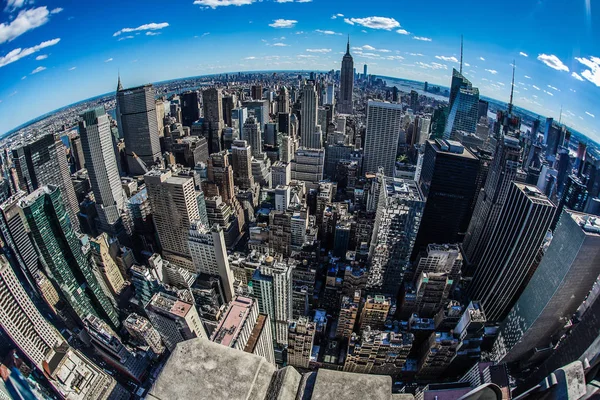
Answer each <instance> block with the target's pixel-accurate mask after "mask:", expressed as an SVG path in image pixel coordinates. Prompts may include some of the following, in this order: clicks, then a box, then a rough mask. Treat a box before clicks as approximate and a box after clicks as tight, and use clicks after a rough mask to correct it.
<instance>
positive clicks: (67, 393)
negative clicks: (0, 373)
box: [0, 256, 123, 400]
mask: <svg viewBox="0 0 600 400" xmlns="http://www.w3.org/2000/svg"><path fill="white" fill-rule="evenodd" d="M0 302H1V303H2V307H0V327H1V328H2V330H3V331H4V332H5V333H6V334H7V335H8V337H9V338H10V339H11V340H12V341H13V342H14V343H15V344H16V345H17V347H18V348H19V349H20V350H21V351H22V352H23V354H25V356H26V357H27V358H28V359H29V360H30V361H31V362H32V363H33V365H34V366H35V367H36V368H37V369H38V370H39V372H40V373H43V374H46V375H47V376H48V382H49V384H50V385H51V386H52V387H53V388H54V389H55V390H56V391H57V392H58V393H59V395H60V396H61V398H65V399H77V400H79V399H86V400H87V399H89V400H105V399H108V398H120V397H119V395H122V394H123V392H122V390H123V389H122V388H121V387H120V386H119V385H117V384H116V381H115V380H114V379H113V378H112V377H110V376H109V375H108V374H107V373H105V372H103V371H102V370H101V369H100V368H99V367H98V366H96V365H95V364H94V363H92V362H91V361H90V360H88V359H87V358H86V357H84V356H83V354H81V353H80V352H78V351H77V350H74V349H72V348H71V347H69V345H68V344H67V342H66V340H65V339H64V338H63V337H62V336H61V334H60V333H59V332H58V331H57V330H56V329H55V328H54V327H53V326H52V325H50V323H49V322H48V321H47V320H46V319H45V318H44V317H43V316H42V314H41V313H40V312H39V311H38V309H37V308H36V307H35V305H34V304H33V302H32V301H31V299H30V298H29V297H28V295H27V293H25V291H24V290H23V287H22V286H21V283H20V282H19V280H18V278H17V277H16V275H15V273H14V271H13V270H12V269H11V266H10V265H9V263H8V262H7V261H6V258H4V256H0ZM3 393H5V392H3ZM74 393H76V396H73V394H74ZM113 395H114V397H111V396H113ZM8 398H11V397H10V395H9V396H8Z"/></svg>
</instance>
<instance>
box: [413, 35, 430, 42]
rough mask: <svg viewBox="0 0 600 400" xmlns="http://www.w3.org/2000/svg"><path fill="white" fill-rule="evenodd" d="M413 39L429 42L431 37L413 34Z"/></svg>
mask: <svg viewBox="0 0 600 400" xmlns="http://www.w3.org/2000/svg"><path fill="white" fill-rule="evenodd" d="M413 39H415V40H420V41H422V42H431V38H428V37H424V36H413Z"/></svg>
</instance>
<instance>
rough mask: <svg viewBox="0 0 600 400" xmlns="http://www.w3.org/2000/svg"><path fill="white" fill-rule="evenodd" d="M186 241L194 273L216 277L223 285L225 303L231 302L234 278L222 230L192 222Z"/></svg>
mask: <svg viewBox="0 0 600 400" xmlns="http://www.w3.org/2000/svg"><path fill="white" fill-rule="evenodd" d="M188 241H189V247H190V253H191V254H192V261H193V262H194V267H195V268H196V269H195V272H197V273H202V274H208V275H214V276H218V277H219V278H220V279H221V284H222V285H223V291H224V293H225V301H228V302H229V301H231V299H233V297H234V295H235V289H234V288H233V281H234V278H233V273H232V272H231V268H230V267H229V260H228V258H227V249H226V246H225V236H224V235H223V228H221V227H220V226H219V225H217V224H214V225H213V227H212V228H210V229H209V228H207V227H205V226H204V225H202V224H201V223H200V221H193V222H192V224H191V226H190V232H189V238H188Z"/></svg>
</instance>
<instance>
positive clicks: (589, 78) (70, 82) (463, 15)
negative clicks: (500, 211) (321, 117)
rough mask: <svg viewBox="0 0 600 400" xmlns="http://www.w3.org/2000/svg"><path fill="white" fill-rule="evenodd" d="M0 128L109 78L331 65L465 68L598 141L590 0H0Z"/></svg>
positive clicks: (87, 92)
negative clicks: (350, 58) (348, 53)
mask: <svg viewBox="0 0 600 400" xmlns="http://www.w3.org/2000/svg"><path fill="white" fill-rule="evenodd" d="M2 1H3V3H2V5H1V9H0V21H1V22H0V134H2V133H4V132H6V131H8V130H10V129H12V128H14V127H16V126H18V125H20V124H22V123H24V122H26V121H28V120H30V119H32V118H35V117H36V116H38V115H40V114H43V113H46V112H48V111H51V110H54V109H56V108H59V107H61V106H64V105H67V104H70V103H73V102H76V101H78V100H82V99H85V98H88V97H91V96H94V95H98V94H102V93H106V92H108V91H111V90H114V89H115V87H116V80H117V72H118V71H119V70H120V73H121V78H122V81H123V84H124V85H125V86H133V85H139V84H143V83H146V82H153V81H160V80H166V79H172V78H179V77H186V76H195V75H202V74H210V73H218V72H231V71H239V70H265V69H307V70H310V69H319V70H328V69H332V68H335V69H339V68H340V62H341V57H342V54H343V52H344V51H345V44H346V35H347V34H349V35H350V38H351V46H352V47H353V50H352V53H353V55H354V60H355V64H356V66H357V69H358V70H359V71H362V64H364V63H367V64H368V65H369V72H370V73H373V74H381V75H388V76H397V77H402V78H409V79H415V80H420V81H425V80H426V81H429V82H430V83H434V84H442V85H446V86H448V85H449V83H450V76H451V70H452V67H454V66H458V63H457V61H458V59H459V58H460V54H459V53H460V35H461V34H463V35H464V38H465V39H464V40H465V51H464V60H465V67H464V71H465V74H466V75H467V77H468V78H469V79H471V80H472V82H473V83H474V85H476V86H478V87H479V88H480V90H481V93H482V94H483V95H485V96H490V97H493V98H497V99H501V100H505V101H506V100H507V99H508V97H509V91H510V76H511V72H512V67H511V64H512V60H513V59H514V60H516V65H517V69H516V87H515V91H516V93H515V103H516V104H517V105H519V106H522V107H525V108H528V109H530V110H532V111H534V112H538V113H542V114H544V115H549V116H553V117H555V118H556V119H558V116H559V110H560V107H561V105H562V107H563V121H564V122H566V123H567V124H569V125H571V126H573V127H574V128H575V129H577V130H579V131H581V132H582V133H585V134H587V135H588V136H590V137H592V138H593V139H595V140H597V141H600V126H599V124H598V122H600V43H599V42H598V40H599V39H600V17H599V15H600V1H599V0H569V1H566V0H506V1H501V2H491V1H482V0H464V1H456V0H455V1H447V0H430V1H414V0H410V1H407V0H385V1H376V0H372V1H351V0H312V1H308V0H262V1H260V0H195V1H194V0H175V1H172V2H165V1H155V0H144V1H138V0H121V1H112V0H103V1H98V0H85V1H78V0H71V1H51V0H46V1H45V0H2Z"/></svg>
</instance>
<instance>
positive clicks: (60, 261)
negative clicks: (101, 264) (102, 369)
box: [19, 186, 120, 326]
mask: <svg viewBox="0 0 600 400" xmlns="http://www.w3.org/2000/svg"><path fill="white" fill-rule="evenodd" d="M19 206H20V207H21V208H22V209H23V212H24V214H25V217H26V218H27V223H28V225H29V228H30V229H31V234H32V236H33V239H34V242H35V244H36V245H37V248H38V249H39V251H40V255H41V258H42V259H43V262H44V263H45V264H46V267H47V268H48V269H49V271H50V272H51V273H52V279H53V280H54V281H55V283H56V285H57V286H58V287H59V288H60V290H61V292H62V294H63V297H64V299H65V300H66V301H67V302H68V303H69V305H70V306H71V307H72V308H73V310H74V311H75V313H76V314H77V316H78V317H79V318H80V319H81V320H83V319H84V318H85V317H87V315H88V314H94V315H97V316H99V317H101V318H103V319H104V320H105V321H106V322H108V323H110V324H111V325H112V326H119V324H120V322H119V318H118V315H117V312H116V311H115V309H114V307H113V305H112V303H111V302H110V300H109V298H108V297H107V296H106V294H105V293H104V292H103V290H102V287H101V286H100V284H99V283H98V280H97V278H96V276H95V275H94V273H93V271H92V268H91V266H90V264H89V261H88V259H87V258H86V257H85V255H84V254H83V252H82V250H81V243H80V242H79V239H78V238H77V236H76V233H75V231H74V230H73V228H72V227H71V225H70V224H69V219H68V217H67V212H66V210H65V208H64V205H63V201H62V196H61V194H60V190H59V189H58V188H57V187H55V186H43V187H41V188H39V189H37V190H36V191H34V192H33V193H32V194H30V195H29V196H27V197H25V198H24V199H22V200H21V202H20V203H19Z"/></svg>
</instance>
